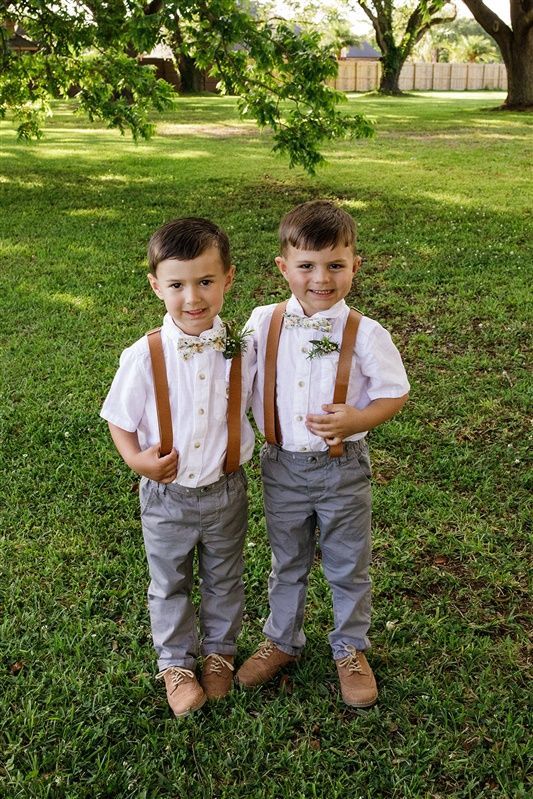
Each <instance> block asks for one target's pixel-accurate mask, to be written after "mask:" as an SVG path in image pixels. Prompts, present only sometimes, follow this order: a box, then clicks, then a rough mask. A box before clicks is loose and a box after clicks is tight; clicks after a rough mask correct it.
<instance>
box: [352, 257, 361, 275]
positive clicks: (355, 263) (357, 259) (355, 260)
mask: <svg viewBox="0 0 533 799" xmlns="http://www.w3.org/2000/svg"><path fill="white" fill-rule="evenodd" d="M362 263H363V259H362V258H361V256H360V255H354V257H353V268H352V272H353V273H354V275H356V274H357V273H358V272H359V269H360V267H361V264H362Z"/></svg>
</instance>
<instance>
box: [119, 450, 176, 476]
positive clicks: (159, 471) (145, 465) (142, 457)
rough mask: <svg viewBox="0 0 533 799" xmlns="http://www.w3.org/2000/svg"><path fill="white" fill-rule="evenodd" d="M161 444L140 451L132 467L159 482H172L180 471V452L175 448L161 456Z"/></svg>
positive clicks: (131, 464)
mask: <svg viewBox="0 0 533 799" xmlns="http://www.w3.org/2000/svg"><path fill="white" fill-rule="evenodd" d="M159 447H160V445H159V444H155V445H154V446H153V447H148V449H145V450H143V451H142V452H139V453H138V454H137V455H135V458H134V459H133V461H132V462H131V463H130V466H131V468H132V469H133V470H134V471H135V472H137V473H138V474H142V475H143V477H148V479H149V480H155V481H156V482H157V483H171V482H172V481H173V480H175V479H176V475H177V473H178V453H177V452H176V450H175V449H173V450H172V452H169V454H168V455H164V456H163V457H162V458H160V457H159Z"/></svg>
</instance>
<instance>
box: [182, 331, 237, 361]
mask: <svg viewBox="0 0 533 799" xmlns="http://www.w3.org/2000/svg"><path fill="white" fill-rule="evenodd" d="M176 346H177V350H178V354H179V355H181V357H182V358H183V360H184V361H188V360H189V358H192V356H193V355H197V354H198V353H199V352H205V351H206V350H216V351H217V352H224V349H225V348H226V331H225V329H224V328H218V329H217V330H210V331H209V332H208V333H206V334H205V335H203V336H202V337H200V336H186V335H183V336H180V338H179V339H178V341H177V344H176Z"/></svg>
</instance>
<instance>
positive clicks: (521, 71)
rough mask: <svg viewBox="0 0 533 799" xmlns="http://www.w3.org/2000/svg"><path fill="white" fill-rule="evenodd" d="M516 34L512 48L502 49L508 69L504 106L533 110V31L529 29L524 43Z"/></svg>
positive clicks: (523, 38) (523, 39)
mask: <svg viewBox="0 0 533 799" xmlns="http://www.w3.org/2000/svg"><path fill="white" fill-rule="evenodd" d="M517 39H518V37H517V35H516V33H515V34H514V36H513V39H512V41H511V46H510V47H509V48H508V49H507V48H506V49H505V50H503V49H502V55H503V60H504V63H505V66H506V68H507V98H506V100H505V103H504V105H503V107H504V108H508V109H510V110H512V109H515V110H524V109H528V108H529V109H531V108H533V29H531V28H530V29H529V31H528V32H527V35H526V36H524V37H522V41H519V40H518V41H517Z"/></svg>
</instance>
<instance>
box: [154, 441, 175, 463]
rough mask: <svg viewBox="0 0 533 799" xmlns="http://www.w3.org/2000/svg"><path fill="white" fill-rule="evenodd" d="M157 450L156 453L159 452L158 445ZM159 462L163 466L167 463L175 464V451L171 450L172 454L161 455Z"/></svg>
mask: <svg viewBox="0 0 533 799" xmlns="http://www.w3.org/2000/svg"><path fill="white" fill-rule="evenodd" d="M157 449H158V452H159V445H158V447H157ZM160 460H161V462H162V465H163V466H164V465H166V464H167V463H169V464H171V463H176V462H177V460H178V453H177V452H176V450H175V449H174V448H172V452H169V453H168V455H161V456H160Z"/></svg>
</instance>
